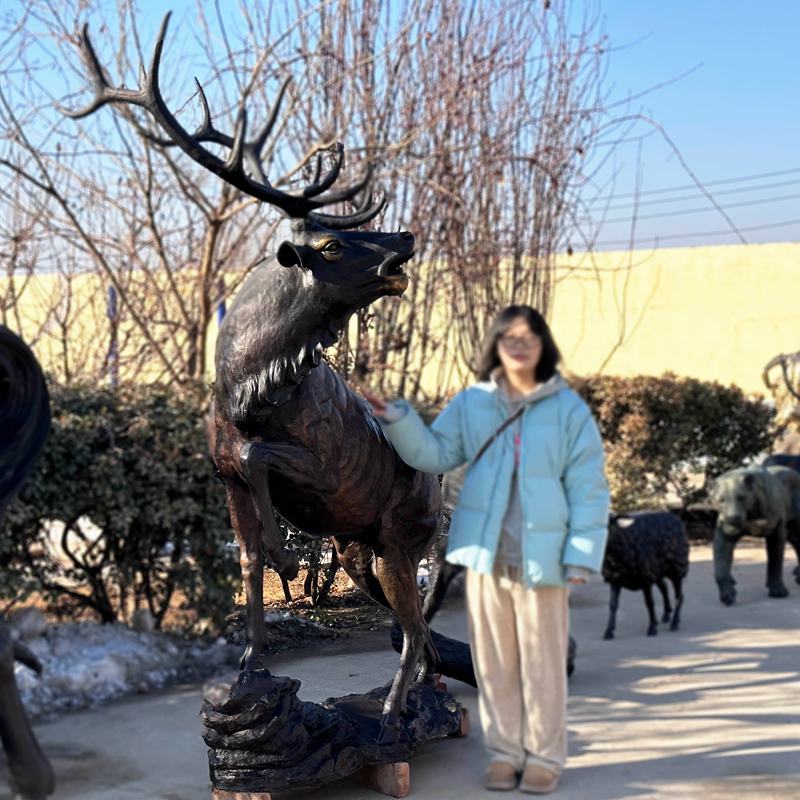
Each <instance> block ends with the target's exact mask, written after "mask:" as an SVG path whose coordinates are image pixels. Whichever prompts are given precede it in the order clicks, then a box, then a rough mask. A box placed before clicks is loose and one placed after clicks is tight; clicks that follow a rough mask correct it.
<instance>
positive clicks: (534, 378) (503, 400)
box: [364, 305, 608, 794]
mask: <svg viewBox="0 0 800 800" xmlns="http://www.w3.org/2000/svg"><path fill="white" fill-rule="evenodd" d="M559 358H560V356H559V352H558V348H557V347H556V344H555V342H554V340H553V336H552V334H551V333H550V329H549V327H548V326H547V323H546V322H545V320H544V318H543V317H542V315H541V314H539V312H538V311H536V310H535V309H533V308H531V307H530V306H523V305H515V306H509V307H508V308H506V309H505V310H504V311H503V312H502V313H501V314H500V315H499V316H498V318H497V319H496V320H495V322H494V324H493V325H492V327H491V329H490V331H489V333H488V334H487V337H486V341H485V344H484V348H483V354H482V360H481V364H480V371H479V377H480V383H477V384H475V385H473V386H470V387H469V388H467V389H465V390H464V391H462V392H460V393H459V394H457V395H456V396H455V397H454V398H453V400H452V401H451V402H450V403H449V404H448V406H447V407H446V408H445V409H444V410H443V411H442V413H441V414H440V415H439V416H438V417H437V419H436V420H435V421H434V423H433V424H432V425H431V427H430V428H428V427H426V425H425V424H424V423H423V422H422V420H421V419H420V417H419V416H418V415H417V414H416V412H415V411H414V410H413V408H411V406H410V405H409V404H408V403H406V402H405V401H403V400H400V401H396V402H394V403H387V402H386V401H385V400H384V399H383V398H382V397H380V396H378V395H375V394H373V393H371V392H365V393H364V394H365V397H366V398H367V400H368V401H369V402H370V404H371V405H372V409H373V412H374V413H375V415H376V416H377V417H378V419H379V420H380V421H381V424H382V426H383V429H384V431H385V432H386V435H387V436H388V438H389V439H390V440H391V442H392V444H393V445H394V447H395V449H396V450H397V452H398V454H399V455H400V457H401V458H402V459H403V460H404V461H405V462H406V463H407V464H409V465H410V466H412V467H415V468H417V469H420V470H424V471H426V472H433V473H437V474H438V473H442V472H447V471H449V470H451V469H453V468H454V467H457V466H459V465H461V464H464V463H469V467H468V469H467V473H466V477H465V479H464V485H463V488H462V490H461V494H460V497H459V502H458V505H457V507H456V509H455V511H454V513H453V517H452V521H451V525H450V534H449V540H448V547H447V560H448V561H450V562H452V563H455V564H462V565H463V566H465V567H467V611H468V616H469V625H470V640H471V645H472V657H473V663H474V666H475V672H476V677H477V681H478V691H479V705H480V716H481V723H482V727H483V733H484V739H485V742H486V746H487V749H488V752H489V764H488V767H487V769H486V773H485V777H484V786H485V787H486V788H487V789H514V788H517V786H518V785H519V788H520V789H522V790H523V791H526V792H531V793H534V794H544V793H547V792H551V791H553V790H554V789H555V788H556V786H557V784H558V781H559V777H560V775H561V771H562V769H563V767H564V762H565V760H566V710H567V706H566V703H567V677H566V669H565V665H566V660H567V643H568V628H569V622H568V608H567V601H568V584H570V583H584V582H585V581H586V579H587V577H588V576H589V575H590V574H591V573H593V572H599V571H600V568H601V566H602V561H603V551H604V548H605V541H606V530H607V528H606V525H607V518H608V488H607V484H606V480H605V475H604V472H603V447H602V443H601V440H600V435H599V433H598V430H597V426H596V425H595V422H594V420H593V419H592V416H591V413H590V412H589V409H588V407H587V406H586V404H585V403H584V402H583V400H581V398H580V397H579V396H578V395H577V394H576V393H575V392H573V391H572V390H571V389H569V388H568V387H567V385H566V383H565V382H564V381H563V379H562V378H561V376H560V375H559V374H558V372H557V369H556V367H557V365H558V362H559ZM518 409H519V410H520V413H519V415H517V416H516V419H515V421H514V422H513V423H512V424H510V425H508V426H507V427H506V428H505V429H503V430H502V431H500V433H499V434H498V435H497V438H496V439H495V440H494V441H492V442H491V444H489V445H488V446H487V447H485V448H484V450H483V453H482V454H481V455H480V457H479V458H478V459H477V460H476V461H474V462H473V459H474V457H475V455H476V454H477V453H478V452H479V451H480V450H481V449H482V446H483V445H485V444H486V442H487V441H489V440H490V439H491V437H492V436H493V435H494V434H496V433H497V431H498V429H499V428H500V427H501V426H502V424H503V421H504V420H507V419H508V418H509V416H511V415H513V414H514V412H515V411H517V410H518ZM520 774H521V781H520Z"/></svg>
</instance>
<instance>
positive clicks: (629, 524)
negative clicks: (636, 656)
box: [603, 511, 689, 639]
mask: <svg viewBox="0 0 800 800" xmlns="http://www.w3.org/2000/svg"><path fill="white" fill-rule="evenodd" d="M688 572H689V539H688V537H687V535H686V529H685V528H684V526H683V523H682V522H681V520H680V519H678V517H676V516H675V515H674V514H670V513H668V512H662V511H644V512H636V513H630V514H612V515H611V516H610V518H609V522H608V544H607V546H606V555H605V560H604V562H603V578H604V579H605V581H606V583H608V584H610V586H611V596H610V599H609V615H608V625H607V626H606V631H605V634H604V637H603V638H605V639H613V638H614V628H615V627H616V621H617V608H618V606H619V593H620V590H621V589H630V590H631V591H634V592H636V591H641V592H643V593H644V601H645V604H646V605H647V611H648V614H649V615H650V625H649V626H648V628H647V635H648V636H655V635H656V634H657V633H658V623H657V621H656V614H655V607H654V604H653V584H655V585H656V586H658V588H659V589H660V591H661V595H662V597H663V598H664V614H663V616H662V622H669V621H670V618H671V620H672V624H671V625H670V630H673V631H676V630H678V627H679V626H680V619H681V606H682V605H683V579H684V578H685V577H686V575H687V573H688ZM666 579H669V580H670V581H672V585H673V587H674V589H675V610H674V611H673V610H672V607H671V605H670V600H669V592H668V589H667V584H666Z"/></svg>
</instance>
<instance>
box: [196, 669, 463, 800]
mask: <svg viewBox="0 0 800 800" xmlns="http://www.w3.org/2000/svg"><path fill="white" fill-rule="evenodd" d="M299 687H300V682H299V681H297V680H294V679H292V678H285V677H278V676H274V675H272V674H271V673H270V672H269V671H268V670H266V669H256V670H245V671H244V672H242V673H240V675H239V678H238V680H237V681H236V683H234V685H233V686H232V687H231V689H230V693H229V696H228V698H227V699H224V700H222V701H221V702H219V701H218V702H214V701H215V700H216V698H215V697H212V696H207V698H206V702H205V704H204V706H203V711H202V714H201V717H202V719H203V723H204V725H205V733H204V735H203V738H204V740H205V742H206V744H207V745H208V747H209V748H210V749H209V770H210V776H211V783H212V785H213V787H214V790H215V797H217V798H219V800H223V798H225V800H228V798H231V797H233V798H237V800H238V797H237V795H242V796H244V797H248V795H249V796H250V797H256V798H259V800H261V798H262V797H263V796H264V795H267V794H269V793H270V792H277V791H284V790H287V789H312V788H316V787H319V786H322V785H324V784H326V783H330V782H331V781H334V780H338V779H340V778H344V777H347V776H348V775H353V774H354V773H360V776H359V777H360V779H361V780H363V781H365V782H366V783H368V784H370V785H374V788H377V789H379V790H381V791H385V789H380V786H379V785H378V784H380V782H381V781H383V782H384V783H386V781H388V783H386V787H387V788H389V789H392V788H394V789H395V790H397V791H402V789H403V785H404V783H405V794H407V793H408V783H409V781H408V772H407V771H405V778H404V779H403V780H400V778H403V776H402V775H401V774H400V773H401V772H403V768H402V767H400V764H402V762H406V761H408V759H409V758H410V757H411V756H412V755H413V753H414V751H415V749H416V748H417V747H418V746H419V745H421V744H423V743H424V742H427V741H430V740H432V739H440V738H444V737H447V736H458V735H462V733H463V732H464V731H465V725H464V720H465V714H464V709H463V708H462V707H461V705H460V704H459V703H458V702H457V701H456V700H455V699H454V698H453V697H452V696H451V695H450V694H448V692H447V691H446V690H445V689H444V687H443V686H442V685H441V684H438V685H435V684H434V685H431V684H428V683H415V684H414V685H413V686H412V687H411V689H410V690H409V693H408V699H407V707H408V713H407V714H405V715H404V716H403V717H402V718H400V719H398V720H395V721H394V724H391V725H386V724H385V723H384V724H382V720H381V712H382V708H383V702H384V700H385V698H386V695H387V693H388V691H389V684H387V685H386V686H381V687H379V688H376V689H372V690H371V691H369V692H366V693H365V694H357V695H356V694H354V695H348V696H346V697H338V698H329V699H328V700H325V701H324V702H323V703H321V704H316V703H308V702H303V701H301V700H299V699H298V697H297V690H298V689H299ZM212 694H216V692H214V693H212ZM377 765H392V768H391V769H390V770H388V771H387V770H386V769H384V770H382V771H381V770H377V771H376V770H371V771H370V770H369V769H367V770H365V768H369V767H375V766H377ZM395 773H396V774H395ZM392 775H394V778H392V777H391V776H392ZM398 776H399V777H398ZM388 793H391V794H394V791H390V792H388ZM405 794H394V796H397V797H403V796H405Z"/></svg>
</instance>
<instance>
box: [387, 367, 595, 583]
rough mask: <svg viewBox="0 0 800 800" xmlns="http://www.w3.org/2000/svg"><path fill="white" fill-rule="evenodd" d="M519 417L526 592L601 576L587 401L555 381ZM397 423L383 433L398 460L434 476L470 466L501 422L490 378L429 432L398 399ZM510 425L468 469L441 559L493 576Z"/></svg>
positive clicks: (503, 411) (502, 406) (500, 403)
mask: <svg viewBox="0 0 800 800" xmlns="http://www.w3.org/2000/svg"><path fill="white" fill-rule="evenodd" d="M551 381H554V382H556V386H555V391H553V388H554V387H553V384H551V382H550V381H548V384H545V387H546V388H547V389H549V391H546V392H545V393H544V396H541V395H540V392H536V393H535V394H534V395H533V396H532V399H531V401H530V402H529V404H528V407H527V408H526V409H525V411H524V413H523V415H522V425H521V433H522V443H521V454H520V466H519V480H518V483H517V485H518V487H519V491H520V505H521V509H522V520H523V522H522V524H523V530H522V537H521V538H522V563H523V565H524V573H525V574H524V579H525V581H526V583H527V584H528V585H529V586H563V585H564V584H565V581H564V570H565V567H567V566H570V565H571V566H575V567H584V568H587V569H590V570H592V571H593V572H599V571H600V569H601V567H602V563H603V555H604V551H605V543H606V535H607V525H608V507H609V495H608V485H607V483H606V478H605V473H604V471H603V445H602V442H601V439H600V434H599V432H598V430H597V425H596V424H595V421H594V419H593V418H592V415H591V412H590V411H589V408H588V406H587V405H586V403H585V402H584V401H583V400H582V399H581V398H580V397H579V396H578V395H577V394H576V393H575V392H574V391H572V389H570V388H568V387H567V385H566V384H565V383H564V382H563V380H562V379H561V378H560V376H558V375H556V376H554V377H553V378H552V379H551ZM395 405H396V406H401V407H402V410H403V411H404V414H403V416H402V417H401V418H400V419H398V420H397V421H395V422H383V423H382V426H383V429H384V431H385V433H386V435H387V437H388V438H389V439H390V441H391V442H392V444H393V445H394V447H395V449H396V450H397V452H398V454H399V455H400V457H401V458H402V459H403V461H405V462H406V463H407V464H409V465H410V466H412V467H414V468H416V469H419V470H422V471H424V472H432V473H435V474H440V473H443V472H447V471H448V470H451V469H453V468H455V467H457V466H460V465H461V464H464V463H465V462H471V461H472V459H473V457H474V456H475V454H476V453H477V451H478V450H479V449H480V447H481V445H483V443H484V442H485V441H486V440H487V439H488V438H489V437H490V436H491V435H492V434H493V433H494V432H495V431H496V430H497V428H498V427H499V426H500V425H501V424H502V422H503V420H504V419H505V418H506V417H507V415H508V409H507V406H506V403H505V402H504V400H503V398H502V396H501V394H500V389H499V387H498V385H497V383H496V382H495V381H494V380H491V381H487V382H484V383H477V384H475V385H473V386H470V387H469V388H467V389H465V390H464V391H462V392H460V393H459V394H457V395H456V396H455V397H454V398H453V399H452V401H451V402H450V403H449V404H448V405H447V407H446V408H445V409H444V410H443V411H442V412H441V414H439V416H438V417H437V418H436V420H434V422H433V424H432V425H431V427H430V428H428V427H427V426H426V425H425V423H424V422H423V421H422V419H421V418H420V417H419V415H418V414H417V413H416V412H415V411H414V409H413V408H412V407H411V406H410V405H409V404H408V403H406V402H405V401H404V400H400V401H397V403H396V404H395ZM514 427H515V426H514V425H511V426H509V428H508V429H506V430H505V431H503V433H502V434H501V435H500V437H499V438H498V439H497V441H495V442H494V443H492V445H491V446H490V447H489V448H488V449H487V450H486V452H485V453H484V454H483V455H482V456H481V458H480V460H479V461H478V462H477V464H475V465H474V466H472V467H471V468H470V469H469V470H468V471H467V475H466V477H465V479H464V486H463V489H462V490H461V495H460V499H459V503H458V507H457V508H456V509H455V511H454V513H453V518H452V521H451V524H450V534H449V539H448V546H447V560H448V561H450V562H451V563H453V564H462V565H463V566H465V567H469V568H470V569H474V570H476V571H478V572H483V573H487V574H490V573H491V572H492V569H493V566H494V559H495V554H496V552H497V547H498V543H499V541H500V532H501V528H502V523H503V517H504V516H505V512H506V509H507V508H508V503H509V492H510V490H511V480H512V476H513V471H514V443H513V438H514V433H513V430H512V429H513V428H514Z"/></svg>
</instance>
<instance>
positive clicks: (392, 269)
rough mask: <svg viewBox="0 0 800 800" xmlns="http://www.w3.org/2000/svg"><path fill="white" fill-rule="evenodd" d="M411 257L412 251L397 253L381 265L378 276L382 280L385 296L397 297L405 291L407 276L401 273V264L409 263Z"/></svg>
mask: <svg viewBox="0 0 800 800" xmlns="http://www.w3.org/2000/svg"><path fill="white" fill-rule="evenodd" d="M413 256H414V251H413V250H411V251H410V252H409V253H397V254H396V255H394V256H392V257H391V258H388V259H387V260H386V261H385V262H384V263H383V264H381V266H380V269H379V270H378V275H379V276H380V277H381V278H383V281H384V284H385V286H386V294H388V295H394V296H399V295H401V294H403V292H404V291H405V290H406V288H407V287H408V275H406V273H405V272H403V264H405V263H406V262H407V261H410V260H411V258H413Z"/></svg>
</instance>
